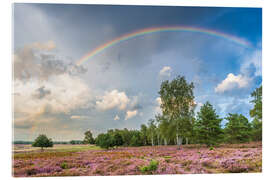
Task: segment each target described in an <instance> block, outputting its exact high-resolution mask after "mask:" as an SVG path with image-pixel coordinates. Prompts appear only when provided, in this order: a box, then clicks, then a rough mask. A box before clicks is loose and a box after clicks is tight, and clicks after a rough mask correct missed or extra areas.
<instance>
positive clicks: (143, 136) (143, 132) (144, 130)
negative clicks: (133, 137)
mask: <svg viewBox="0 0 270 180" xmlns="http://www.w3.org/2000/svg"><path fill="white" fill-rule="evenodd" d="M141 139H142V141H143V145H144V146H145V145H147V144H148V141H147V126H146V125H145V124H142V125H141Z"/></svg>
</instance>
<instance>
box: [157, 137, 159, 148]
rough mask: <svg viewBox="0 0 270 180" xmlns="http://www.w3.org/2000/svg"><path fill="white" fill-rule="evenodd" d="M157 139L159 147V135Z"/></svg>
mask: <svg viewBox="0 0 270 180" xmlns="http://www.w3.org/2000/svg"><path fill="white" fill-rule="evenodd" d="M157 138H158V140H157V142H158V146H159V134H158V136H157Z"/></svg>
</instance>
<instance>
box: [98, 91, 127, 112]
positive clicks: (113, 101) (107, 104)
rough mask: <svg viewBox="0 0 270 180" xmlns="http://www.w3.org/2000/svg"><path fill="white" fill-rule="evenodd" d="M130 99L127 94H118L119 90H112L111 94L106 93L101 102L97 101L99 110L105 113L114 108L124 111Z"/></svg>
mask: <svg viewBox="0 0 270 180" xmlns="http://www.w3.org/2000/svg"><path fill="white" fill-rule="evenodd" d="M129 102H130V99H129V98H128V97H127V95H126V93H125V92H118V90H112V91H111V92H105V95H104V96H102V97H101V99H100V100H98V101H96V105H97V109H99V110H102V111H105V110H109V109H113V108H118V109H119V110H124V109H126V107H127V106H128V104H129Z"/></svg>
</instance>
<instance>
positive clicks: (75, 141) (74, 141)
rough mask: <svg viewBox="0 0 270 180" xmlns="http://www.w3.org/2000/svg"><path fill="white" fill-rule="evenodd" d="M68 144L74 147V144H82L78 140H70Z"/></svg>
mask: <svg viewBox="0 0 270 180" xmlns="http://www.w3.org/2000/svg"><path fill="white" fill-rule="evenodd" d="M69 143H70V144H73V145H74V144H82V143H83V142H82V141H80V140H71V141H70V142H69ZM61 144H63V143H61Z"/></svg>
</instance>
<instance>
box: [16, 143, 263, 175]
mask: <svg viewBox="0 0 270 180" xmlns="http://www.w3.org/2000/svg"><path fill="white" fill-rule="evenodd" d="M253 145H256V144H255V143H254V144H253ZM228 146H229V147H226V146H224V145H222V146H221V147H217V148H214V149H213V150H210V149H209V148H207V147H198V146H195V145H194V148H191V147H188V148H186V146H185V145H184V146H183V148H182V149H181V150H177V146H154V147H119V148H118V149H114V150H88V151H81V152H72V153H71V152H69V153H66V152H54V153H52V152H44V154H47V155H48V156H45V155H44V154H42V155H38V153H25V154H16V156H14V159H13V173H14V176H16V177H25V176H96V175H105V176H109V175H139V174H198V173H238V172H261V170H262V149H261V146H258V148H252V147H251V146H252V145H251V144H244V145H242V146H245V147H246V148H239V147H240V146H241V145H237V146H236V145H233V146H231V145H228ZM31 154H32V155H31ZM64 154H65V155H64Z"/></svg>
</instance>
